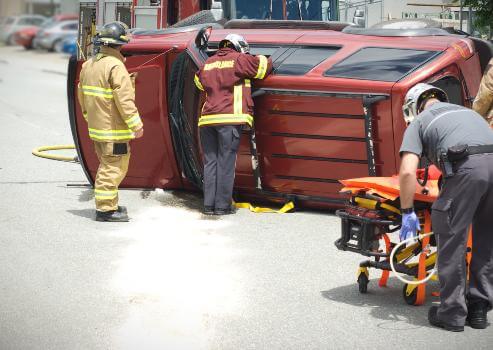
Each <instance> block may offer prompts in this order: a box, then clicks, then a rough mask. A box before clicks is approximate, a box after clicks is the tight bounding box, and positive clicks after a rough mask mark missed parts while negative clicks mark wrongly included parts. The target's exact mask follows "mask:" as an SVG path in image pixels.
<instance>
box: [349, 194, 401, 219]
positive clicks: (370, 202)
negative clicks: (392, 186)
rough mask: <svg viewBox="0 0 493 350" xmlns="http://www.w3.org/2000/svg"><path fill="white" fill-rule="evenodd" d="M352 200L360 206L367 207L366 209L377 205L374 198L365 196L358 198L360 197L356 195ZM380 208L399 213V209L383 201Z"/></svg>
mask: <svg viewBox="0 0 493 350" xmlns="http://www.w3.org/2000/svg"><path fill="white" fill-rule="evenodd" d="M354 201H355V202H356V203H357V204H359V205H361V206H362V207H364V208H367V209H375V208H376V206H377V203H378V202H377V201H376V200H373V199H367V198H360V197H356V198H355V199H354ZM380 208H382V209H386V210H388V211H391V212H393V213H396V214H399V215H400V214H401V211H400V210H399V209H397V208H396V207H393V206H391V205H388V204H385V203H380Z"/></svg>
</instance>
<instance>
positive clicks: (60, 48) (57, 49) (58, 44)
mask: <svg viewBox="0 0 493 350" xmlns="http://www.w3.org/2000/svg"><path fill="white" fill-rule="evenodd" d="M51 51H55V52H62V51H63V41H62V40H57V41H55V43H54V44H53V49H52V50H51Z"/></svg>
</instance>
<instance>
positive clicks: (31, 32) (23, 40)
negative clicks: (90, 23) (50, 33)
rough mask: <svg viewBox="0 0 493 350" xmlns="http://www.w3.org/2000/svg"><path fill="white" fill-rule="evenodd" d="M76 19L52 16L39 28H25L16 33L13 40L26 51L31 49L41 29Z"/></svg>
mask: <svg viewBox="0 0 493 350" xmlns="http://www.w3.org/2000/svg"><path fill="white" fill-rule="evenodd" d="M77 18H78V16H77V15H73V14H61V15H56V16H53V17H51V18H50V19H48V20H46V21H45V22H44V23H43V24H42V25H41V26H40V27H39V26H33V27H27V28H24V29H22V30H19V31H17V32H16V33H15V34H14V40H15V42H16V43H17V44H19V45H22V46H24V48H25V49H26V50H29V49H32V48H33V40H34V38H35V36H36V34H37V33H38V32H39V30H40V29H41V28H47V27H49V26H51V25H52V24H53V23H58V22H63V21H69V20H76V19H77Z"/></svg>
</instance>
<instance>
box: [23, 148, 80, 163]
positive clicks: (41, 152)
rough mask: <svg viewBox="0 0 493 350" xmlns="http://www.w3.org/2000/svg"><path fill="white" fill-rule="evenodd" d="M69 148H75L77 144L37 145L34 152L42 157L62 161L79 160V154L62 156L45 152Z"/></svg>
mask: <svg viewBox="0 0 493 350" xmlns="http://www.w3.org/2000/svg"><path fill="white" fill-rule="evenodd" d="M67 149H75V145H53V146H42V147H37V148H35V149H33V151H32V154H33V155H35V156H36V157H41V158H45V159H51V160H59V161H62V162H78V161H79V158H78V157H77V155H75V156H62V155H59V154H49V153H45V152H46V151H59V150H67Z"/></svg>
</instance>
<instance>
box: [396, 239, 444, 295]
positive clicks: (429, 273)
mask: <svg viewBox="0 0 493 350" xmlns="http://www.w3.org/2000/svg"><path fill="white" fill-rule="evenodd" d="M431 235H433V232H429V233H424V234H421V235H418V236H417V237H410V238H408V239H406V240H404V241H402V242H400V243H399V244H397V245H396V246H395V247H394V249H392V252H391V253H390V258H389V259H390V268H391V269H392V271H393V272H394V274H395V276H396V277H397V278H398V279H399V280H400V281H401V282H403V283H406V284H414V285H417V284H422V283H426V282H428V281H429V280H430V279H431V278H432V277H433V275H434V274H435V273H436V272H437V270H436V268H433V269H432V270H431V271H429V272H428V276H426V278H423V279H422V280H413V281H410V280H406V279H405V278H403V277H402V276H401V275H400V274H399V273H398V272H397V271H396V269H395V267H394V256H395V254H396V253H397V251H398V250H399V248H400V247H402V246H403V245H405V244H407V243H414V242H415V241H416V240H422V239H423V238H425V237H428V236H431Z"/></svg>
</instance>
